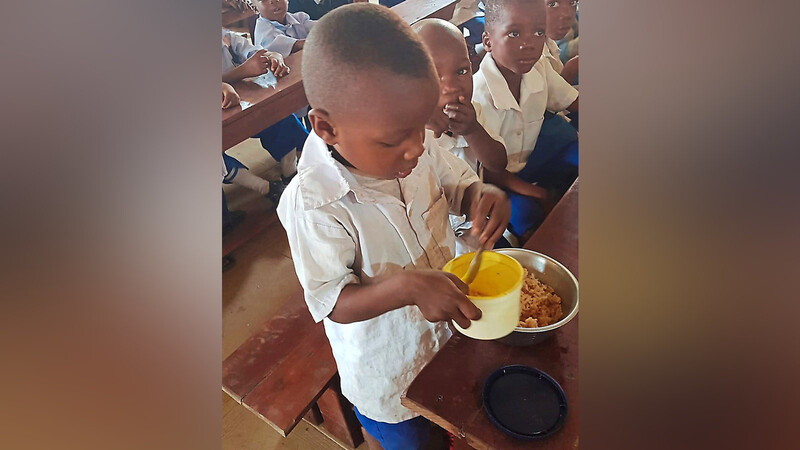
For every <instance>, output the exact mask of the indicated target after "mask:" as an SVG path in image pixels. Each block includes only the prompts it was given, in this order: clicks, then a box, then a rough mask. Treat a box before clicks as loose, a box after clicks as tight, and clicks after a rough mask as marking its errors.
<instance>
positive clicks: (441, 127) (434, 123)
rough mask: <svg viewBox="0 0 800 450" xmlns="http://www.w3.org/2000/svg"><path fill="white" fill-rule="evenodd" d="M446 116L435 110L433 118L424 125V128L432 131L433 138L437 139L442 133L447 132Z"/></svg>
mask: <svg viewBox="0 0 800 450" xmlns="http://www.w3.org/2000/svg"><path fill="white" fill-rule="evenodd" d="M448 120H450V119H448V118H447V115H446V114H445V113H444V112H443V111H442V110H440V109H437V110H436V112H435V113H433V116H431V118H430V119H429V120H428V123H426V124H425V128H427V129H429V130H431V131H433V137H435V138H437V139H438V138H439V137H441V136H442V133H444V132H445V131H447V122H448Z"/></svg>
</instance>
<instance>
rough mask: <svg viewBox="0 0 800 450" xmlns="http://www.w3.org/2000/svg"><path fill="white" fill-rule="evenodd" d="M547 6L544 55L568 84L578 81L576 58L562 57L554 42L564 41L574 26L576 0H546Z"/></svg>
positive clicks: (576, 10)
mask: <svg viewBox="0 0 800 450" xmlns="http://www.w3.org/2000/svg"><path fill="white" fill-rule="evenodd" d="M546 5H547V40H546V42H545V47H544V54H545V56H546V57H547V59H548V60H549V61H550V64H551V65H552V66H553V69H555V71H556V72H558V73H560V74H561V76H562V77H564V79H565V80H567V82H568V83H569V84H573V85H574V84H576V83H577V80H578V56H577V55H576V56H574V57H572V58H570V59H569V60H567V59H566V56H567V54H564V55H562V54H561V49H560V48H559V45H558V43H557V42H556V41H560V40H562V39H564V38H565V37H566V36H567V34H568V33H569V32H570V31H571V30H572V27H573V26H574V25H575V20H576V19H577V14H578V0H546Z"/></svg>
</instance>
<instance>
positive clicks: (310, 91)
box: [278, 3, 509, 450]
mask: <svg viewBox="0 0 800 450" xmlns="http://www.w3.org/2000/svg"><path fill="white" fill-rule="evenodd" d="M303 83H304V86H305V89H306V94H307V96H308V100H309V103H310V104H311V107H312V110H311V111H310V112H309V119H310V121H311V123H312V124H313V130H314V131H313V132H312V133H311V135H310V136H309V138H308V140H307V141H306V145H305V147H304V149H303V153H302V156H301V158H300V162H299V165H298V176H297V177H295V179H294V180H292V182H291V183H290V184H289V187H288V188H287V190H286V192H285V193H284V196H283V198H282V199H281V202H280V204H279V205H278V217H279V218H280V220H281V223H282V224H283V226H284V228H285V229H286V234H287V236H288V239H289V245H290V247H291V251H292V259H293V261H294V264H295V269H296V271H297V276H298V278H299V280H300V283H301V284H302V286H303V289H304V293H305V299H306V303H307V304H308V308H309V310H310V312H311V315H312V316H313V318H314V320H316V321H322V322H323V323H324V326H325V332H326V334H327V336H328V340H329V341H330V344H331V349H332V350H333V355H334V358H335V359H336V365H337V368H338V371H339V376H340V378H341V384H342V386H341V387H342V393H343V394H344V395H345V397H347V398H348V399H349V400H350V401H351V402H352V403H353V405H354V406H355V412H356V416H357V417H358V419H359V421H360V422H361V424H362V426H363V427H364V428H365V429H366V431H367V433H368V434H369V435H370V436H371V437H373V438H374V439H375V440H377V441H378V442H379V443H380V445H381V446H382V448H384V449H386V450H390V449H415V448H423V446H424V445H425V442H426V441H427V436H428V430H429V423H428V422H427V421H426V420H425V419H424V418H421V417H419V416H418V415H417V414H416V413H414V412H413V411H411V410H408V409H406V408H405V407H403V406H402V405H401V404H400V395H401V394H402V393H403V392H404V391H405V390H406V389H407V388H408V385H409V384H410V383H411V381H412V380H413V379H414V377H415V376H416V375H417V374H418V373H419V371H420V370H422V368H423V366H425V364H427V363H428V362H429V361H430V360H431V358H433V356H434V355H435V353H436V352H437V351H438V350H439V349H440V348H441V347H442V346H443V345H444V343H445V342H446V341H447V339H448V338H449V337H450V334H451V331H450V329H449V328H448V326H447V324H446V323H445V322H444V321H445V320H451V319H452V320H454V321H455V322H456V323H458V324H459V325H461V324H463V325H467V326H469V324H470V320H476V319H478V318H479V317H480V310H479V309H477V307H475V305H473V304H472V303H471V302H470V301H469V300H468V299H467V298H466V296H465V295H464V293H463V290H464V289H465V288H466V286H464V285H463V283H462V282H461V281H460V280H458V278H456V277H455V276H452V275H450V274H446V273H444V272H442V271H440V270H438V269H441V267H442V266H443V265H444V264H445V263H446V262H447V261H448V260H449V259H450V258H452V256H453V245H454V240H455V236H454V235H453V231H452V229H451V228H450V226H449V222H448V212H449V211H452V212H454V213H458V214H460V213H462V212H468V213H469V216H470V218H472V219H473V223H474V225H473V233H475V235H476V236H479V237H480V240H481V242H483V244H484V245H485V246H487V247H491V245H492V244H493V243H494V242H495V241H496V240H497V239H498V238H499V237H500V236H501V235H502V233H503V229H504V228H505V224H506V223H507V219H508V214H509V209H508V202H507V199H506V198H505V195H504V194H503V192H502V191H501V190H500V189H498V188H495V187H493V186H490V185H486V184H483V183H482V182H481V181H480V180H479V179H478V177H477V175H476V174H475V173H474V172H473V171H472V170H471V169H470V168H469V167H468V166H467V164H466V163H464V162H463V161H461V160H460V159H458V158H456V157H455V156H453V155H452V154H450V153H447V152H442V151H438V149H436V148H434V147H430V146H427V145H425V144H424V141H423V140H424V139H425V138H426V134H427V135H428V136H432V134H433V133H432V132H431V131H427V132H426V131H425V123H426V121H427V119H428V117H430V116H431V114H432V112H433V111H434V109H435V108H436V106H437V99H438V83H437V81H436V72H435V69H434V67H433V64H432V62H431V60H430V57H429V56H428V55H427V53H425V50H424V47H423V46H422V44H421V43H420V42H419V40H418V38H417V37H416V36H415V35H414V33H413V32H412V31H411V29H410V27H409V26H408V25H406V24H405V23H404V22H403V21H402V19H400V18H399V17H398V16H397V15H396V14H394V13H392V12H391V11H389V10H388V9H386V8H385V7H382V6H379V5H374V4H369V3H358V4H352V5H346V6H343V7H340V8H337V9H335V10H333V11H331V12H329V13H328V14H326V15H325V16H324V17H323V18H322V19H320V21H319V22H318V23H317V24H316V26H315V28H314V30H312V32H311V34H309V36H308V40H307V41H306V45H305V49H304V51H303Z"/></svg>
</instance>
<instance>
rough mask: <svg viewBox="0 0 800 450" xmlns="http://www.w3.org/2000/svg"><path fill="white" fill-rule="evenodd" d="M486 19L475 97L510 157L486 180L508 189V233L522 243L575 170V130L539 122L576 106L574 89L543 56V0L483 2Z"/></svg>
mask: <svg viewBox="0 0 800 450" xmlns="http://www.w3.org/2000/svg"><path fill="white" fill-rule="evenodd" d="M485 19H486V31H485V32H484V34H483V45H484V48H485V49H486V51H487V52H488V54H487V55H486V57H485V58H483V61H482V62H481V66H480V70H479V71H478V72H477V73H476V74H475V77H474V82H475V93H474V95H473V101H474V102H475V103H479V104H480V105H481V109H480V113H481V117H480V120H481V122H482V123H483V124H484V126H485V127H486V128H487V129H490V130H492V131H494V132H496V133H497V134H498V136H500V138H501V141H502V142H501V143H502V144H503V146H504V147H505V148H506V152H507V155H508V165H507V167H506V169H505V170H503V171H500V172H495V171H489V170H487V171H486V179H487V181H490V182H494V183H496V184H498V186H501V187H503V188H504V189H506V191H507V192H508V193H509V199H510V200H511V220H510V221H509V231H510V232H511V234H513V235H514V236H515V237H517V238H521V239H522V240H523V241H524V239H525V238H526V237H527V235H529V234H530V233H531V232H532V230H533V229H535V227H537V226H538V225H539V223H541V221H542V219H543V218H544V213H545V208H547V207H549V206H550V205H551V204H552V203H553V202H554V201H555V200H556V199H557V198H558V197H560V195H562V194H563V193H564V192H565V191H566V189H567V188H569V185H570V184H571V183H572V181H574V179H575V177H576V176H577V172H578V136H577V133H576V132H575V130H574V129H573V128H572V127H570V126H568V125H567V126H558V127H551V128H547V129H544V128H542V123H543V122H544V120H545V117H548V118H549V117H551V116H553V115H554V113H557V112H559V111H562V110H564V109H567V110H570V111H577V110H578V91H577V90H575V88H573V87H572V86H570V85H569V83H567V82H566V81H565V80H564V79H563V78H562V77H561V76H560V75H559V74H558V73H557V72H556V71H555V70H553V68H552V67H551V65H550V63H549V62H548V60H547V58H543V57H542V52H543V48H544V42H545V36H546V12H545V4H544V1H543V0H487V3H486V16H485ZM563 123H564V124H565V125H566V122H563Z"/></svg>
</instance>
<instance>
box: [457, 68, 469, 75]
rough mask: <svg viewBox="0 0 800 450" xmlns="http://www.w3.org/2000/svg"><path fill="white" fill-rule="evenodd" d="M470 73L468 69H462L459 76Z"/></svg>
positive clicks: (459, 70)
mask: <svg viewBox="0 0 800 450" xmlns="http://www.w3.org/2000/svg"><path fill="white" fill-rule="evenodd" d="M468 73H469V69H467V68H466V67H462V68H461V69H458V74H459V75H466V74H468Z"/></svg>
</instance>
